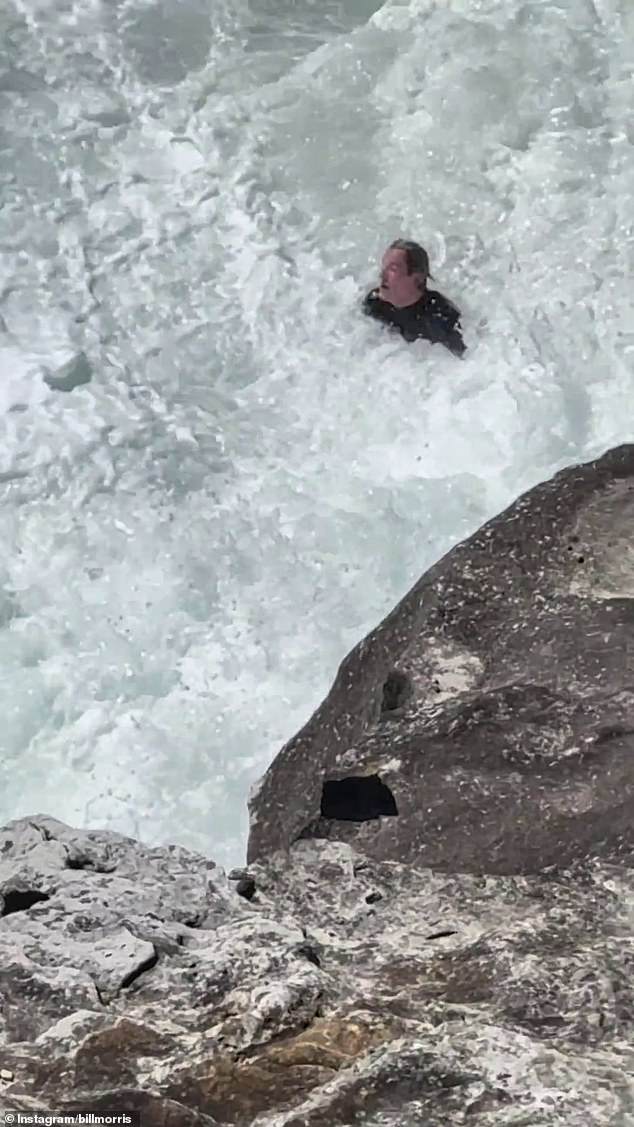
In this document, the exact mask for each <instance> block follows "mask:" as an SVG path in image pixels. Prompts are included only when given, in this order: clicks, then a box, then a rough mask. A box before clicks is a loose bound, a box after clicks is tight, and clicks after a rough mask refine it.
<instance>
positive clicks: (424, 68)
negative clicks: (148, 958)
mask: <svg viewBox="0 0 634 1127" xmlns="http://www.w3.org/2000/svg"><path fill="white" fill-rule="evenodd" d="M633 44H634V9H633V8H632V7H631V5H630V4H629V3H628V0H595V2H591V0H562V2H561V3H548V2H544V0H535V2H521V0H504V3H501V2H500V3H492V2H488V0H443V2H438V3H432V2H430V0H411V2H410V3H398V2H392V3H389V2H388V3H386V4H383V5H380V4H378V3H376V2H372V0H345V3H343V2H342V3H337V2H335V0H319V2H317V0H297V2H296V3H293V2H292V0H260V2H257V0H256V2H253V3H251V4H248V3H247V2H246V0H214V3H210V2H209V0H163V3H162V4H161V3H159V4H157V3H154V2H141V0H123V2H118V0H101V2H100V0H40V2H38V0H6V3H5V4H4V6H3V7H2V8H1V9H0V191H1V204H2V206H1V208H0V250H1V252H2V284H1V288H0V318H1V320H0V365H1V380H0V410H1V412H2V442H1V444H0V483H1V484H0V489H1V491H2V504H1V508H0V546H1V547H0V551H1V557H0V662H1V664H0V715H1V717H2V733H1V736H0V741H1V744H2V764H1V768H0V770H1V793H0V816H1V817H2V819H3V820H4V819H5V818H10V817H15V816H18V815H22V814H26V813H33V812H35V811H42V812H48V813H51V814H54V815H56V816H57V817H61V818H62V819H64V820H66V821H68V822H71V823H73V824H76V825H81V824H89V825H90V826H105V827H108V828H113V829H118V830H121V831H123V832H125V833H130V834H133V835H137V836H140V837H141V838H143V839H144V840H146V841H176V842H180V843H182V844H184V845H188V846H191V847H195V848H199V849H202V850H204V851H206V852H208V853H210V854H211V855H213V856H214V857H215V858H216V859H217V860H219V861H220V862H225V863H226V862H235V861H237V860H239V859H240V858H241V856H242V851H243V845H244V835H245V829H246V811H245V799H246V794H247V790H248V787H249V785H250V784H251V783H252V782H253V780H254V779H255V778H256V777H257V776H258V775H260V774H261V772H262V771H263V770H264V769H265V767H266V766H267V764H268V762H269V761H270V759H271V758H272V756H273V755H274V753H275V752H276V751H277V749H278V748H279V746H280V745H281V744H282V742H283V741H284V740H285V739H286V738H288V737H289V736H290V735H291V734H292V733H293V732H294V731H296V729H297V728H298V727H299V726H300V724H301V723H302V722H303V721H304V720H305V719H306V718H307V716H308V715H309V713H310V712H311V711H312V709H313V708H314V707H315V706H316V704H317V703H318V702H319V700H320V699H321V698H322V696H323V695H324V693H325V691H326V690H327V688H328V685H329V683H330V681H331V679H332V677H333V675H334V673H335V670H336V667H337V664H338V662H339V661H340V659H341V658H342V657H343V655H344V654H345V652H346V651H347V650H348V649H349V648H350V646H351V645H352V644H353V643H354V642H355V641H357V640H358V639H359V638H360V637H361V636H362V634H363V633H364V632H365V631H367V630H368V629H369V628H371V627H372V626H373V625H374V624H375V623H376V622H377V621H378V620H379V619H380V618H381V617H382V616H383V614H384V613H386V612H387V611H388V610H389V609H390V607H391V606H392V605H393V604H394V602H395V601H396V600H397V599H398V598H399V597H400V596H401V595H402V594H403V593H404V592H405V590H406V589H407V588H408V587H409V585H410V584H411V583H412V582H413V581H414V580H415V579H416V578H417V577H418V575H419V574H420V573H421V572H422V571H423V570H424V568H425V567H426V566H428V565H429V564H430V563H431V562H433V561H434V560H435V559H436V558H438V557H439V556H440V555H441V554H442V553H443V552H444V551H445V550H446V549H447V548H448V547H449V546H450V545H451V544H452V543H454V542H455V541H456V540H458V539H460V538H462V537H463V536H464V535H465V534H466V533H468V532H470V531H471V530H473V529H474V528H475V527H477V526H478V525H479V524H480V523H481V522H482V521H483V520H484V519H485V518H487V517H488V516H490V515H492V514H493V513H494V512H495V511H497V510H498V509H499V508H501V507H502V506H503V505H504V504H506V503H507V502H508V501H510V500H511V499H512V498H513V497H514V496H515V495H516V494H517V493H518V491H520V490H521V489H523V488H525V487H527V486H529V485H531V484H532V483H534V482H535V481H536V480H538V479H540V478H542V477H544V476H546V475H548V474H549V473H550V472H551V471H553V470H554V469H555V468H557V467H559V466H561V465H563V464H565V463H567V462H570V461H572V460H575V459H579V460H581V459H583V458H585V457H587V456H593V455H595V454H597V453H599V452H601V451H602V450H603V449H604V448H605V447H607V446H609V445H611V444H613V443H616V442H618V441H621V440H628V439H630V438H631V437H632V433H631V424H630V417H629V408H630V404H631V393H632V379H633V369H634V364H633V356H634V308H633V296H632V286H631V274H632V267H633V266H634V218H633V209H632V201H633V197H634V161H633V159H632V141H633V140H634V129H633V127H632V118H631V107H632V105H633V104H634V89H633V85H634V84H633V82H632V64H633V62H634V47H633ZM398 235H404V236H409V237H414V238H418V239H420V240H421V241H422V242H424V243H425V245H427V246H428V248H429V250H430V253H431V256H432V269H433V271H434V274H435V276H436V279H437V284H438V287H439V288H440V289H441V290H443V291H444V292H445V293H447V294H448V296H450V297H451V298H453V299H454V300H455V301H456V302H457V303H458V304H459V305H460V306H461V308H462V309H463V312H464V317H463V323H464V325H465V336H466V340H467V343H468V345H469V353H468V357H467V359H466V360H465V361H464V362H459V361H457V360H455V359H454V358H453V357H452V356H450V355H449V353H444V352H442V351H441V350H440V348H439V347H435V348H432V347H431V346H429V345H428V344H426V343H423V342H419V343H417V344H415V345H412V346H407V345H406V344H405V343H404V342H403V341H401V340H400V339H395V338H393V337H391V336H389V335H388V336H386V335H385V333H384V332H382V330H381V329H380V327H379V326H377V325H376V324H374V323H372V322H367V321H366V320H365V319H364V318H362V317H361V316H360V315H359V312H358V304H357V303H358V299H359V296H360V294H361V293H362V292H363V289H364V287H365V286H367V285H369V284H370V283H371V282H373V281H374V275H375V265H374V264H375V261H376V259H377V256H378V255H379V254H380V252H381V250H382V248H383V246H384V244H385V243H386V241H388V240H389V239H391V238H393V237H396V236H398ZM80 353H84V354H85V357H86V362H83V372H79V366H80V365H79V363H78V364H77V365H75V368H74V369H73V371H74V372H75V376H74V377H73V371H71V373H70V377H69V378H68V379H67V381H66V383H64V384H63V386H64V387H66V388H69V387H72V384H73V383H74V382H75V383H77V386H75V387H72V390H62V389H60V387H59V386H56V382H57V383H59V381H56V380H55V379H54V378H51V375H52V374H54V373H55V372H56V371H58V369H60V367H62V365H64V364H65V363H66V361H68V360H70V359H72V358H73V357H77V356H78V355H79V354H80ZM78 374H79V375H81V376H82V378H83V380H84V382H79V378H78ZM45 377H46V378H45ZM88 377H90V378H89V379H88ZM47 381H48V382H47Z"/></svg>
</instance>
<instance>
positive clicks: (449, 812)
mask: <svg viewBox="0 0 634 1127" xmlns="http://www.w3.org/2000/svg"><path fill="white" fill-rule="evenodd" d="M633 654H634V447H633V446H625V447H620V448H619V449H617V450H614V451H611V452H610V453H609V454H606V455H605V456H604V457H603V458H600V459H599V460H597V461H595V462H592V463H589V464H588V465H585V466H581V467H575V468H573V469H568V470H565V471H563V472H561V473H560V474H558V475H557V476H556V477H555V478H554V479H553V480H552V481H549V482H547V483H546V484H543V485H540V486H538V487H537V488H535V489H533V490H531V491H530V492H529V493H528V494H526V495H525V496H524V497H522V498H520V499H519V500H518V501H517V502H516V503H515V504H514V505H512V506H511V507H510V508H509V509H508V510H507V511H506V512H504V513H503V514H501V515H500V516H498V517H496V518H495V519H494V520H492V521H490V522H489V523H488V524H487V525H485V526H484V527H483V528H482V529H481V530H480V531H479V532H477V533H476V534H475V535H474V536H473V537H471V538H470V539H469V540H467V541H466V542H465V543H463V544H460V545H459V546H458V547H456V548H455V549H453V550H452V551H451V552H450V553H449V554H448V555H447V556H446V557H445V558H444V559H443V560H441V561H440V563H439V564H437V565H436V566H435V567H433V568H432V569H431V570H430V571H429V572H427V574H426V575H424V576H423V578H422V579H421V580H420V581H419V582H418V583H417V584H416V586H415V587H414V588H413V589H412V590H411V591H410V592H409V594H408V595H406V597H405V598H404V599H403V600H402V601H401V603H400V604H399V605H398V606H397V607H396V608H395V610H394V611H392V613H391V614H390V615H388V617H387V618H386V619H385V620H384V621H383V622H382V623H381V624H380V626H379V627H378V628H377V629H376V630H374V631H373V632H372V633H371V634H370V635H368V637H367V638H366V639H365V640H364V641H363V642H361V643H360V644H359V645H358V646H357V647H356V648H355V649H354V650H353V651H352V652H351V654H350V655H349V656H348V657H347V658H346V659H345V660H344V662H343V663H342V665H341V668H340V670H339V673H338V676H337V678H336V680H335V683H334V685H333V688H332V690H331V692H330V694H329V696H328V697H327V699H326V700H325V701H324V703H323V704H322V705H321V706H320V708H319V709H318V710H317V712H316V713H315V714H314V715H313V717H312V718H311V720H310V721H309V722H308V724H307V725H306V726H305V727H304V728H303V730H302V731H301V732H300V733H299V734H298V735H297V736H296V737H295V738H294V739H292V740H291V741H290V743H289V744H287V746H286V747H285V748H284V749H283V750H282V751H281V752H280V754H279V755H278V756H277V758H276V759H275V761H274V762H273V764H272V765H271V767H270V768H269V770H268V772H267V774H266V775H265V777H264V780H263V782H262V785H261V786H260V788H259V790H258V792H257V793H256V795H255V797H254V798H253V800H252V802H251V833H250V842H249V858H250V859H251V860H256V859H258V858H261V857H265V856H267V854H269V853H270V852H271V851H272V850H275V849H279V848H283V847H286V846H288V844H289V843H291V842H293V841H295V840H297V839H298V838H300V837H305V838H306V837H308V838H310V837H312V838H315V837H321V838H328V839H330V840H333V839H334V840H339V841H346V842H349V843H350V844H354V845H355V846H356V847H357V848H359V849H361V850H362V851H363V852H365V853H367V854H370V855H371V856H373V857H376V858H377V859H392V860H398V861H409V862H411V863H415V864H419V865H429V866H432V867H434V868H441V869H443V870H446V871H450V872H453V871H471V872H480V873H496V872H497V873H520V872H535V871H538V870H540V869H541V868H543V867H544V866H549V865H556V864H557V865H559V864H564V865H565V864H568V863H570V862H572V861H574V860H575V859H579V858H582V857H586V856H592V855H594V856H604V857H610V856H612V857H615V856H619V855H622V856H629V855H630V854H631V851H632V846H633V844H634V658H633V656H632V655H633Z"/></svg>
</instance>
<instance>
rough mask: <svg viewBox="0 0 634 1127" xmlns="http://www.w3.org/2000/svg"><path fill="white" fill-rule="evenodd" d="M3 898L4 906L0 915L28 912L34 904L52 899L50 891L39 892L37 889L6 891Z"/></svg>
mask: <svg viewBox="0 0 634 1127" xmlns="http://www.w3.org/2000/svg"><path fill="white" fill-rule="evenodd" d="M3 899H4V908H3V909H2V912H0V915H2V916H10V915H12V913H13V912H27V911H28V910H29V908H32V907H33V905H34V904H41V903H42V901H44V900H50V895H49V893H48V892H37V891H36V890H35V889H26V890H20V889H14V890H13V891H11V892H4V893H3Z"/></svg>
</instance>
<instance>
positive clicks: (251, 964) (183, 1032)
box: [0, 818, 634, 1127]
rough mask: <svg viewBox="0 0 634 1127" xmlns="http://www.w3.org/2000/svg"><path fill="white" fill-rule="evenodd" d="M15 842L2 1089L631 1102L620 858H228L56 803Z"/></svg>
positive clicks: (9, 1095)
mask: <svg viewBox="0 0 634 1127" xmlns="http://www.w3.org/2000/svg"><path fill="white" fill-rule="evenodd" d="M0 859H1V860H0V895H1V897H2V900H1V903H2V905H3V911H4V914H3V915H2V918H0V968H1V969H0V993H1V994H2V1001H3V1006H2V1024H1V1025H0V1106H2V1107H4V1108H6V1109H11V1110H14V1111H17V1110H21V1111H24V1112H33V1111H40V1112H44V1111H48V1112H55V1113H67V1114H68V1113H71V1112H77V1111H93V1112H97V1111H102V1112H111V1113H113V1112H116V1113H121V1112H122V1111H127V1112H128V1113H129V1112H131V1111H137V1112H139V1113H140V1116H141V1123H142V1124H143V1127H213V1125H214V1124H216V1125H219V1124H222V1125H231V1127H348V1125H349V1124H365V1125H367V1127H380V1125H381V1127H384V1125H386V1124H388V1125H391V1127H429V1124H433V1125H434V1127H458V1125H460V1124H464V1125H467V1124H469V1125H473V1127H517V1125H520V1124H521V1125H524V1127H528V1125H530V1127H582V1125H583V1127H587V1125H597V1127H604V1125H605V1127H608V1125H610V1127H613V1125H615V1124H616V1123H619V1124H623V1125H624V1127H627V1124H629V1123H633V1122H634V1118H633V1117H634V1080H633V1077H634V1047H633V1045H632V1031H633V1027H634V975H633V971H634V946H633V945H632V929H631V919H632V917H631V903H632V896H633V894H634V874H630V873H629V872H628V871H626V870H623V871H620V870H619V869H618V868H617V867H616V866H612V867H609V866H606V865H605V864H603V865H601V864H599V863H597V862H593V863H591V864H587V865H585V866H583V867H580V868H578V869H577V870H576V871H575V872H574V873H568V874H560V875H559V876H554V875H553V874H550V875H542V876H532V877H508V876H507V877H497V878H487V879H483V878H481V877H477V876H473V875H462V876H459V875H447V874H441V873H432V872H430V871H428V870H427V871H426V870H422V869H417V868H415V867H412V866H409V865H400V864H398V863H395V862H392V861H390V862H387V861H377V860H372V859H369V858H367V857H364V856H363V855H362V854H360V853H358V852H356V851H355V850H354V849H353V848H352V847H351V846H350V845H348V844H345V843H339V842H328V841H323V840H316V841H301V842H298V843H297V844H296V845H295V846H293V848H292V849H291V851H290V852H289V853H288V854H287V855H276V856H275V857H273V858H270V859H269V860H268V861H267V862H264V863H261V864H256V865H253V866H251V867H250V869H249V873H248V877H247V876H245V874H238V873H236V874H234V876H235V877H236V879H228V878H227V877H226V876H225V874H224V873H223V872H222V871H221V870H219V869H217V868H216V867H215V866H214V865H213V863H211V862H209V861H206V860H205V858H203V857H199V856H196V855H194V854H190V853H187V852H186V851H185V850H182V849H176V848H164V849H149V848H147V847H145V846H142V845H140V844H138V843H136V842H134V841H131V840H128V839H126V838H123V837H119V836H117V835H114V834H107V833H80V832H76V831H73V830H71V829H69V828H68V827H67V826H64V825H62V824H61V823H59V822H56V821H54V820H53V819H51V818H34V819H30V820H22V821H18V822H14V823H12V824H10V825H9V826H7V827H5V829H4V830H3V831H1V832H0ZM241 881H242V882H245V881H247V885H246V886H245V884H244V883H243V885H242V886H243V887H248V888H249V889H250V899H245V897H244V896H241V895H239V893H238V892H237V887H238V884H239V883H240V882H241ZM628 1116H630V1118H628Z"/></svg>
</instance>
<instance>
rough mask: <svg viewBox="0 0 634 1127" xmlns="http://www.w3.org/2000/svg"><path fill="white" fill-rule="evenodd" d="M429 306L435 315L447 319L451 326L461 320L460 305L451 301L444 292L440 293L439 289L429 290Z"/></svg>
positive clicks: (443, 319) (440, 318)
mask: <svg viewBox="0 0 634 1127" xmlns="http://www.w3.org/2000/svg"><path fill="white" fill-rule="evenodd" d="M427 308H428V310H429V312H430V313H431V314H432V315H433V316H434V317H438V318H439V320H442V321H445V322H446V324H448V325H449V326H450V327H451V328H453V326H454V325H456V324H457V323H458V321H459V320H460V310H459V309H458V306H457V305H454V303H453V301H450V300H449V298H448V297H445V295H444V294H441V293H438V291H437V290H428V291H427Z"/></svg>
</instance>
